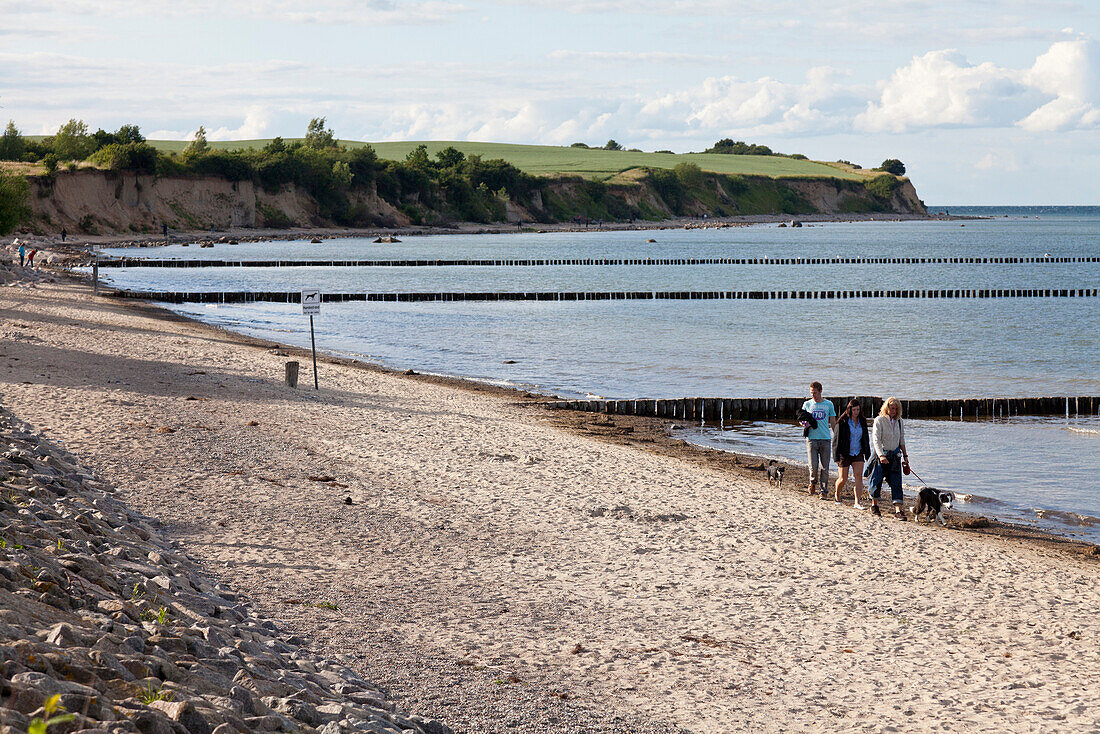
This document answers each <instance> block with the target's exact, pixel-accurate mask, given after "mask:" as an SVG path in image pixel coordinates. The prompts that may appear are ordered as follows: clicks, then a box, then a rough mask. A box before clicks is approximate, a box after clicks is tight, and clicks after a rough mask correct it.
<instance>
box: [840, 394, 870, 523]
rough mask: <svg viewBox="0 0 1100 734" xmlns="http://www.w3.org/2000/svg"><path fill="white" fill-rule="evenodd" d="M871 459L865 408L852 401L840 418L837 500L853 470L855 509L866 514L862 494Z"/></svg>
mask: <svg viewBox="0 0 1100 734" xmlns="http://www.w3.org/2000/svg"><path fill="white" fill-rule="evenodd" d="M870 456H871V436H870V434H869V432H868V430H867V419H866V418H865V417H864V416H863V406H862V405H860V404H859V401H858V400H856V399H855V398H852V399H851V400H849V401H848V407H847V408H845V409H844V412H843V413H841V414H840V417H839V418H838V419H837V422H836V441H835V442H834V443H833V458H834V459H836V465H837V467H838V469H839V471H840V476H839V477H838V478H837V480H836V487H835V491H834V494H833V499H835V500H836V501H837V502H840V488H841V487H843V486H844V485H845V484H847V483H848V471H849V469H851V472H852V481H853V482H855V487H854V488H853V489H852V494H853V495H854V496H855V507H856V509H857V510H862V509H863V505H862V504H860V501H859V493H860V492H861V491H862V490H863V463H864V462H865V461H867V459H868V458H869V457H870Z"/></svg>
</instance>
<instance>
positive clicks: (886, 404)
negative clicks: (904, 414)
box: [878, 397, 901, 418]
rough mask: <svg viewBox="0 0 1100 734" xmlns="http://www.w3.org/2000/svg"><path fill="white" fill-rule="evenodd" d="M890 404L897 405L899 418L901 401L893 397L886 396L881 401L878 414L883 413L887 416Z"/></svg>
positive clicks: (888, 415) (899, 416)
mask: <svg viewBox="0 0 1100 734" xmlns="http://www.w3.org/2000/svg"><path fill="white" fill-rule="evenodd" d="M891 405H896V406H898V418H901V401H900V400H898V399H897V398H894V397H889V398H886V400H884V401H883V403H882V407H881V408H879V411H878V414H879V415H884V416H886V417H887V418H889V417H890V406H891Z"/></svg>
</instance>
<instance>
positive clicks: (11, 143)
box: [0, 120, 27, 161]
mask: <svg viewBox="0 0 1100 734" xmlns="http://www.w3.org/2000/svg"><path fill="white" fill-rule="evenodd" d="M26 152H27V140H26V138H24V137H23V134H22V133H21V132H19V128H17V127H16V126H15V121H14V120H8V126H7V127H5V128H4V134H3V135H0V161H21V160H23V156H24V155H25V154H26Z"/></svg>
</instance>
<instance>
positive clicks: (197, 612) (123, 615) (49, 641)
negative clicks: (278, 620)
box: [0, 409, 451, 734]
mask: <svg viewBox="0 0 1100 734" xmlns="http://www.w3.org/2000/svg"><path fill="white" fill-rule="evenodd" d="M112 492H113V487H111V486H110V485H108V484H106V483H104V482H102V481H99V480H98V479H96V478H95V477H94V476H93V475H92V474H91V473H90V472H89V471H87V470H86V469H84V468H83V467H82V466H81V464H80V462H79V461H78V460H77V459H76V457H74V456H72V455H71V454H69V453H68V452H66V451H64V450H63V449H62V448H60V447H58V446H56V445H53V444H51V443H50V442H48V441H47V440H45V439H44V438H43V437H42V435H41V434H39V433H37V432H35V431H34V430H33V429H32V428H31V427H29V426H28V425H26V424H24V423H23V422H21V421H19V420H18V419H16V418H14V417H13V416H12V415H11V414H10V413H8V412H7V411H5V410H3V409H0V731H2V732H3V734H9V733H10V734H14V733H15V732H19V733H20V734H22V732H26V731H28V729H29V727H30V726H31V723H32V720H33V719H34V718H35V717H41V716H42V715H43V706H44V704H46V702H47V701H48V700H49V699H50V698H51V697H52V696H54V695H55V694H58V695H60V704H61V706H62V707H63V708H64V710H65V711H67V712H69V713H71V714H72V715H73V718H72V719H71V720H69V721H64V722H58V723H55V724H52V725H51V726H50V727H49V734H72V733H73V732H84V734H92V733H93V732H95V733H96V734H108V733H111V734H115V733H118V734H122V733H123V732H125V733H126V734H130V733H137V732H140V733H141V734H234V733H236V732H279V731H281V732H303V733H305V734H308V733H309V732H315V731H316V732H322V733H323V734H353V733H355V732H379V733H381V732H388V733H393V734H402V733H403V734H409V733H410V732H416V733H418V734H449V733H450V731H451V730H450V729H449V728H448V727H446V726H444V725H443V724H441V723H439V722H437V721H434V720H429V719H424V718H421V717H417V716H406V715H403V714H400V713H398V712H397V711H395V706H394V705H393V704H392V703H391V702H389V700H388V698H389V697H388V694H387V692H386V691H385V690H383V689H382V688H380V687H379V686H376V685H374V684H372V683H370V682H369V681H366V680H364V679H363V678H361V677H360V676H359V675H358V674H356V673H355V672H354V671H353V670H351V669H350V668H348V667H346V666H343V665H340V664H338V663H336V662H333V661H326V660H323V659H320V658H318V657H317V656H315V655H313V654H311V653H310V652H309V651H308V650H307V649H306V648H305V647H304V646H303V645H304V640H303V639H301V638H298V637H294V636H288V635H287V634H286V633H284V632H283V631H282V630H281V629H280V628H279V626H278V625H276V624H275V623H273V622H271V621H268V620H263V619H261V618H259V617H258V616H257V615H256V614H255V613H254V612H252V611H251V610H250V609H249V607H248V605H247V604H246V603H244V601H243V600H242V599H241V598H240V597H239V596H238V595H237V594H235V593H234V592H233V591H231V590H230V589H227V588H225V587H224V586H222V585H220V584H217V583H214V582H212V581H210V580H208V579H207V578H206V577H204V575H203V574H202V573H201V572H200V571H199V570H198V568H197V567H196V565H195V564H194V563H193V562H192V561H191V560H190V559H189V558H188V557H187V556H185V555H184V554H182V553H180V552H178V551H177V550H175V549H174V548H173V546H172V544H171V543H170V542H169V541H167V540H166V539H165V538H164V537H163V536H162V535H161V534H160V532H158V530H157V527H156V521H155V520H153V519H150V518H146V517H142V516H140V515H138V514H137V513H135V512H133V511H131V510H129V509H127V508H126V507H125V506H123V505H122V504H121V503H119V502H118V501H116V500H115V499H114V498H113V497H112Z"/></svg>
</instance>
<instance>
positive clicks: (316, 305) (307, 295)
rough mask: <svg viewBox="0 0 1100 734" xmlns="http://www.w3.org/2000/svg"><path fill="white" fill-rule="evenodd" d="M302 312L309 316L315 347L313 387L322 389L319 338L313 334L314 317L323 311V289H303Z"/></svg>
mask: <svg viewBox="0 0 1100 734" xmlns="http://www.w3.org/2000/svg"><path fill="white" fill-rule="evenodd" d="M302 313H303V314H306V315H307V316H309V344H310V346H311V347H312V348H313V389H314V390H320V389H321V387H320V385H318V384H317V340H316V339H315V338H314V336H313V317H314V316H315V315H316V314H319V313H321V291H316V290H312V291H302Z"/></svg>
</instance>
